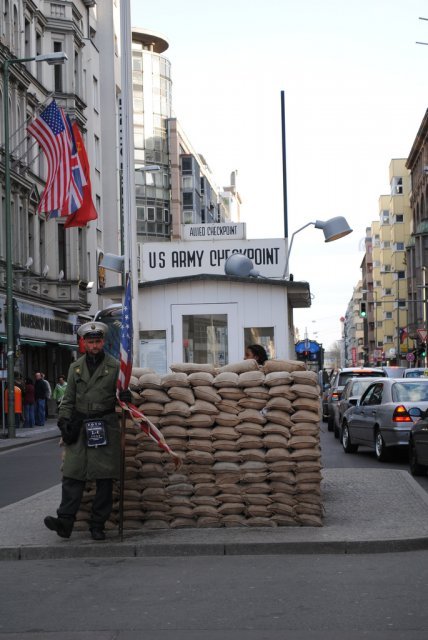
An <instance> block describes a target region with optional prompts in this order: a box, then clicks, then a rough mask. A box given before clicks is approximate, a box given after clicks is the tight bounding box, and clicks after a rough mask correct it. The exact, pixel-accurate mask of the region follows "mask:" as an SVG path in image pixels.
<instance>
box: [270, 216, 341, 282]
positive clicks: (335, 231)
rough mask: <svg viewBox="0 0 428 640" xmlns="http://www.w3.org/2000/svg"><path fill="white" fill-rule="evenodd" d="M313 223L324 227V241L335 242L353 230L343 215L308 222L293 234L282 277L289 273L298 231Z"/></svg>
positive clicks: (316, 227) (317, 227)
mask: <svg viewBox="0 0 428 640" xmlns="http://www.w3.org/2000/svg"><path fill="white" fill-rule="evenodd" d="M311 224H313V225H314V226H315V229H322V230H323V233H324V242H333V240H339V238H343V236H347V235H348V234H349V233H351V232H352V229H351V227H350V226H349V224H348V223H347V221H346V219H345V218H344V217H343V216H337V217H335V218H330V219H329V220H326V221H325V222H323V221H322V220H316V221H315V222H308V223H307V224H305V225H303V227H300V229H297V231H295V232H294V233H293V235H292V236H291V241H290V245H289V247H288V253H287V260H286V261H285V268H284V273H283V276H282V278H283V279H285V277H286V275H287V273H288V263H289V261H290V252H291V247H292V246H293V240H294V236H295V235H296V233H299V231H303V229H306V227H309V226H310V225H311Z"/></svg>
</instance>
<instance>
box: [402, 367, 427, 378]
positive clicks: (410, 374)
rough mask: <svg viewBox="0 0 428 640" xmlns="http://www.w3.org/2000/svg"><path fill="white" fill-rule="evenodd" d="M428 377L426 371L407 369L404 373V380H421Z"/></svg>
mask: <svg viewBox="0 0 428 640" xmlns="http://www.w3.org/2000/svg"><path fill="white" fill-rule="evenodd" d="M425 376H428V370H427V369H409V370H408V371H406V378H423V377H425Z"/></svg>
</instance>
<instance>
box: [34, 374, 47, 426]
mask: <svg viewBox="0 0 428 640" xmlns="http://www.w3.org/2000/svg"><path fill="white" fill-rule="evenodd" d="M46 393H47V391H46V385H45V383H44V382H43V377H42V374H41V372H40V371H37V372H36V382H35V383H34V394H35V399H36V408H35V411H36V427H43V426H44V424H45V422H46Z"/></svg>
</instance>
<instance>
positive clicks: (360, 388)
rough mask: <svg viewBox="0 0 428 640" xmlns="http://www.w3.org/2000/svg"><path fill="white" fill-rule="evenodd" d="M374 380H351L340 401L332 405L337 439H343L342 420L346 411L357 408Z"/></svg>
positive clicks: (346, 385)
mask: <svg viewBox="0 0 428 640" xmlns="http://www.w3.org/2000/svg"><path fill="white" fill-rule="evenodd" d="M372 382H373V378H371V377H370V378H361V377H360V378H349V380H348V381H347V383H346V384H345V387H344V389H343V391H342V393H341V396H340V400H339V401H338V402H335V403H334V404H333V405H332V409H333V422H334V426H333V431H334V437H335V438H339V439H341V438H342V420H343V416H344V415H345V413H346V411H347V410H348V409H349V407H351V406H355V405H356V404H357V402H358V400H359V399H360V398H361V396H362V395H363V393H364V391H365V390H366V389H367V387H368V386H369V384H372Z"/></svg>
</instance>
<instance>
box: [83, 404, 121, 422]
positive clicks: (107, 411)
mask: <svg viewBox="0 0 428 640" xmlns="http://www.w3.org/2000/svg"><path fill="white" fill-rule="evenodd" d="M110 413H116V411H115V408H114V407H113V409H105V410H104V411H87V412H86V413H82V412H80V411H76V416H77V418H78V419H79V420H85V419H86V418H103V417H104V416H108V415H109V414H110Z"/></svg>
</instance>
